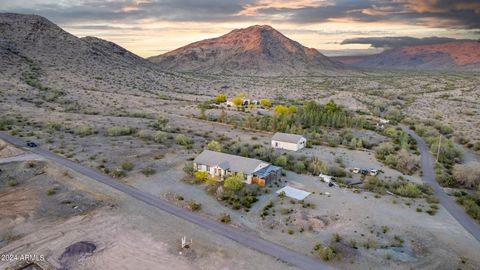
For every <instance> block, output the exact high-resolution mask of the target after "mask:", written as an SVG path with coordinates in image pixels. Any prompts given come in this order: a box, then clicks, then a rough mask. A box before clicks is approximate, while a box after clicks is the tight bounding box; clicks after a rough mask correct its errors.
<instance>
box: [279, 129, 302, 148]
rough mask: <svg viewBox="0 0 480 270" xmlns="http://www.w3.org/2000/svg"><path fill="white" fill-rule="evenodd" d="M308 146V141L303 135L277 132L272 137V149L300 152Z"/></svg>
mask: <svg viewBox="0 0 480 270" xmlns="http://www.w3.org/2000/svg"><path fill="white" fill-rule="evenodd" d="M306 145H307V139H305V137H303V136H302V135H296V134H288V133H281V132H277V133H275V135H273V137H272V147H273V148H279V149H285V150H291V151H298V150H300V149H302V148H304V147H305V146H306Z"/></svg>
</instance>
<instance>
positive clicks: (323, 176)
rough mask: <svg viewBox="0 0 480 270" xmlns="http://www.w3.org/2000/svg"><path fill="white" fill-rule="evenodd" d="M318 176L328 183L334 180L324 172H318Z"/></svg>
mask: <svg viewBox="0 0 480 270" xmlns="http://www.w3.org/2000/svg"><path fill="white" fill-rule="evenodd" d="M318 177H320V179H322V181H323V182H325V183H330V182H332V181H333V180H334V179H333V176H330V175H326V174H319V175H318Z"/></svg>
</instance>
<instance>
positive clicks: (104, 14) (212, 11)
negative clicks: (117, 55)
mask: <svg viewBox="0 0 480 270" xmlns="http://www.w3.org/2000/svg"><path fill="white" fill-rule="evenodd" d="M253 1H254V0H241V1H230V0H215V1H211V0H143V1H139V0H118V1H100V0H81V1H71V3H70V2H67V3H65V1H63V2H60V3H61V4H60V3H54V2H49V3H36V2H34V3H33V4H30V5H27V4H23V5H14V4H10V3H9V2H14V1H13V0H6V1H5V2H3V0H2V2H3V3H2V4H0V11H7V12H18V13H26V14H38V15H41V16H45V17H47V18H49V19H52V20H53V21H55V22H57V23H72V22H87V21H90V22H92V21H96V22H123V23H127V22H129V23H137V22H139V21H144V20H149V19H150V20H158V21H162V20H165V21H185V22H188V21H205V22H215V21H234V20H241V19H243V18H242V17H241V16H237V14H238V13H240V12H241V11H242V10H243V9H244V6H245V5H247V4H252V3H253Z"/></svg>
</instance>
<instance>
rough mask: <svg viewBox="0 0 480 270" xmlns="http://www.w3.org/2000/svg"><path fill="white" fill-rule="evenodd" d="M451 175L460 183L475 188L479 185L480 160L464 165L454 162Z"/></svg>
mask: <svg viewBox="0 0 480 270" xmlns="http://www.w3.org/2000/svg"><path fill="white" fill-rule="evenodd" d="M453 177H454V178H455V180H456V181H457V182H458V183H460V184H461V185H463V186H465V187H468V188H475V187H477V186H479V185H480V162H472V163H469V164H466V165H461V164H456V165H455V166H454V167H453Z"/></svg>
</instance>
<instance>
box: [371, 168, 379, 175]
mask: <svg viewBox="0 0 480 270" xmlns="http://www.w3.org/2000/svg"><path fill="white" fill-rule="evenodd" d="M377 174H378V170H376V169H370V175H373V176H375V175H377Z"/></svg>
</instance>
